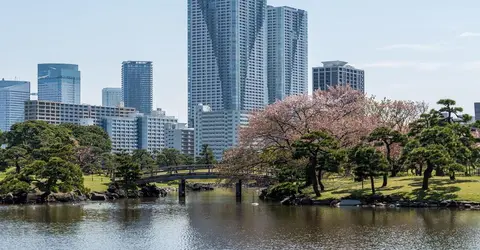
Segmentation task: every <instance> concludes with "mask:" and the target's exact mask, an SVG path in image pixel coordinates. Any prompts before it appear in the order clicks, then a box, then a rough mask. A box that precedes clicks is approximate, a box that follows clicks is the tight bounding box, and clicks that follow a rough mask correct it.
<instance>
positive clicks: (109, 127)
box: [101, 117, 138, 153]
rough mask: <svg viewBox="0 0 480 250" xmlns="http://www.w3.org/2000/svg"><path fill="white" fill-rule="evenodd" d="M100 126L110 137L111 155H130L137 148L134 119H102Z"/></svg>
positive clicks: (135, 119) (136, 132)
mask: <svg viewBox="0 0 480 250" xmlns="http://www.w3.org/2000/svg"><path fill="white" fill-rule="evenodd" d="M101 126H102V127H103V129H104V130H105V131H106V132H107V134H108V136H110V140H111V141H112V152H113V153H119V152H127V153H132V152H133V151H134V150H135V149H137V148H138V129H137V118H136V117H104V118H102V122H101Z"/></svg>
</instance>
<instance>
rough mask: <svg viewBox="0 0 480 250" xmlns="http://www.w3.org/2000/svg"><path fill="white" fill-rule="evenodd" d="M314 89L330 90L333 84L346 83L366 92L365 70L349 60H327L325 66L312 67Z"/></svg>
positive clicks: (345, 84)
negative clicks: (353, 64) (355, 66)
mask: <svg viewBox="0 0 480 250" xmlns="http://www.w3.org/2000/svg"><path fill="white" fill-rule="evenodd" d="M312 78H313V91H316V90H318V89H320V90H328V88H329V87H331V86H336V85H344V86H350V87H351V88H353V89H355V90H358V91H361V92H363V93H365V71H364V70H361V69H356V68H354V67H352V66H350V65H348V63H347V62H343V61H327V62H323V67H315V68H313V69H312Z"/></svg>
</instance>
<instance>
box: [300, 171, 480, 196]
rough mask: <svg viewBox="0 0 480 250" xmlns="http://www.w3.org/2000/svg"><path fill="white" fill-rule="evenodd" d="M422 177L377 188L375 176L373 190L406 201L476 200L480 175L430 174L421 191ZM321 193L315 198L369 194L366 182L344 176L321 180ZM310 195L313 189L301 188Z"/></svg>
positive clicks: (399, 179)
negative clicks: (439, 175) (323, 188)
mask: <svg viewBox="0 0 480 250" xmlns="http://www.w3.org/2000/svg"><path fill="white" fill-rule="evenodd" d="M422 181H423V177H413V176H408V177H396V178H389V179H388V185H387V187H384V188H380V186H381V185H382V179H380V178H379V179H376V181H375V187H376V193H377V194H382V195H398V196H402V197H404V198H406V199H410V200H446V199H454V200H465V201H478V202H480V177H479V176H474V177H457V180H455V181H450V179H449V178H448V177H433V178H431V179H430V181H429V187H430V190H428V191H423V190H422V189H421V187H422ZM324 185H325V192H323V193H322V196H321V197H319V199H329V198H343V197H346V196H349V195H353V196H357V197H360V196H363V195H368V194H371V188H370V181H365V182H364V186H363V189H362V184H361V182H354V181H353V180H352V179H347V178H330V179H328V180H327V181H325V182H324ZM304 192H305V193H307V194H310V195H312V196H314V193H313V189H312V188H308V189H306V190H304Z"/></svg>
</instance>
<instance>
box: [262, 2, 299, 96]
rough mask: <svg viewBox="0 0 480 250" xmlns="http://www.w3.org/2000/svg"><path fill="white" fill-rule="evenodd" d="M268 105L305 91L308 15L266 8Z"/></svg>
mask: <svg viewBox="0 0 480 250" xmlns="http://www.w3.org/2000/svg"><path fill="white" fill-rule="evenodd" d="M267 19H268V39H267V40H268V102H269V103H274V102H275V101H277V100H283V99H284V98H285V97H287V96H289V95H297V94H305V93H307V92H308V19H307V12H306V11H304V10H299V9H294V8H291V7H286V6H282V7H273V6H268V17H267Z"/></svg>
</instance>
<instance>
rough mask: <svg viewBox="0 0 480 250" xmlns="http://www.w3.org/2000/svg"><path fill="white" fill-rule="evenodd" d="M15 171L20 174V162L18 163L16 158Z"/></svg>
mask: <svg viewBox="0 0 480 250" xmlns="http://www.w3.org/2000/svg"><path fill="white" fill-rule="evenodd" d="M15 172H16V173H17V174H20V164H18V160H16V161H15Z"/></svg>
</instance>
